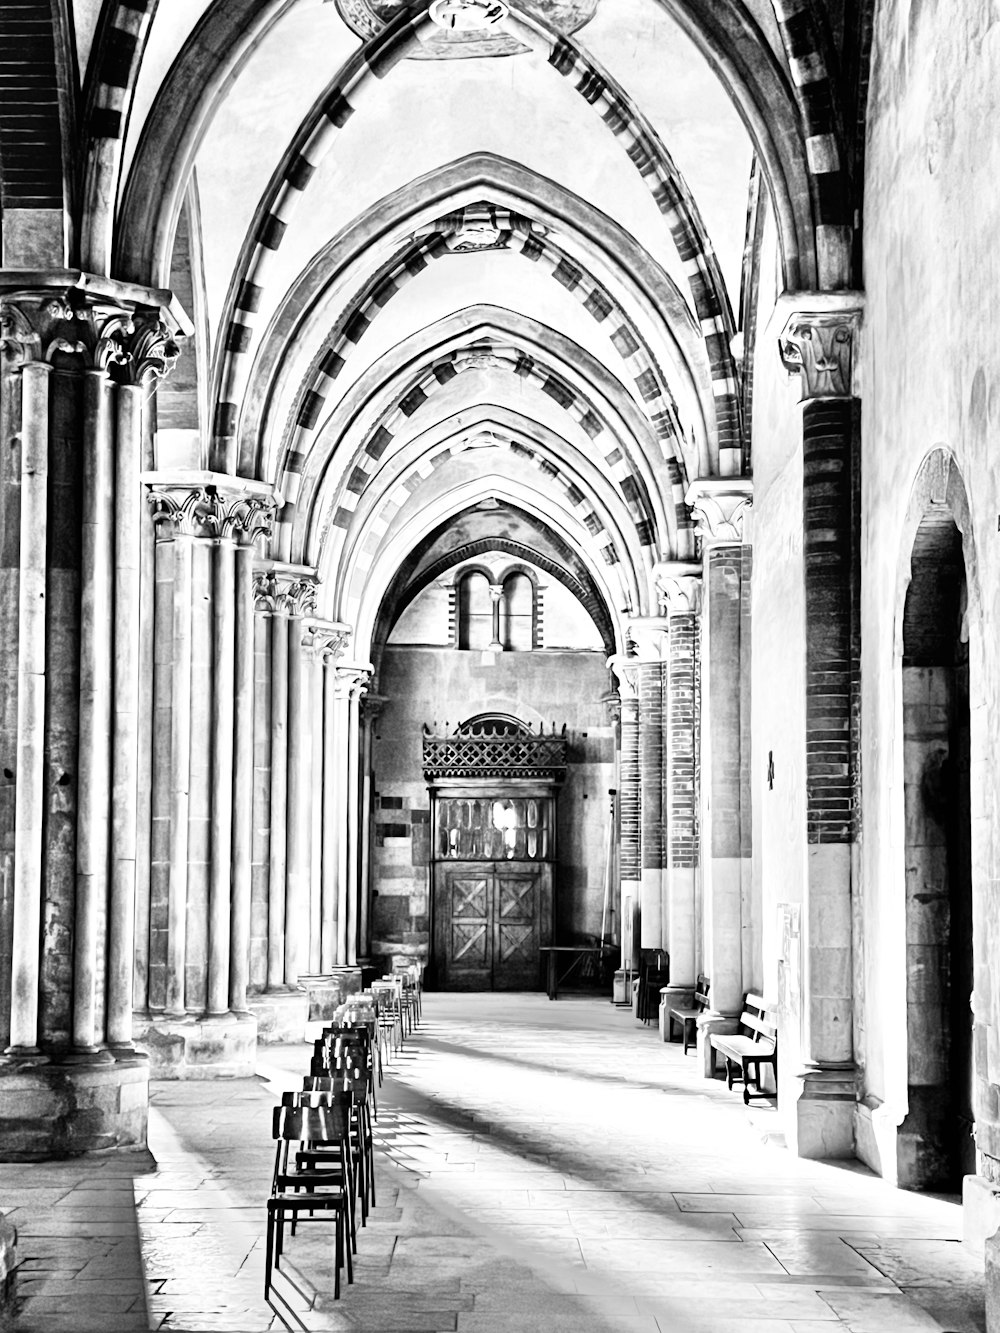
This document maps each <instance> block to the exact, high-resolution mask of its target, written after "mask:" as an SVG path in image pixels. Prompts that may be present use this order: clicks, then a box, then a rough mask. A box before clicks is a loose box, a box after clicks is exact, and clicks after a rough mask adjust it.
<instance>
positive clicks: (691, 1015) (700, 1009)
mask: <svg viewBox="0 0 1000 1333" xmlns="http://www.w3.org/2000/svg"><path fill="white" fill-rule="evenodd" d="M707 1008H708V977H706V976H704V975H700V976H699V977H698V983H697V986H696V988H695V992H694V999H693V1000H692V1007H691V1008H690V1009H687V1008H681V1007H679V1006H676V1005H674V1006H671V1007H670V1008H669V1009H668V1010H667V1041H672V1040H673V1035H674V1024H675V1023H680V1025H681V1035H682V1037H683V1039H684V1054H685V1055H687V1053H688V1047H689V1046H694V1044H695V1024H696V1022H697V1020H698V1016H699V1015H700V1014H702V1013H704V1012H705V1010H706V1009H707Z"/></svg>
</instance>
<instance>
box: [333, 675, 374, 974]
mask: <svg viewBox="0 0 1000 1333" xmlns="http://www.w3.org/2000/svg"><path fill="white" fill-rule="evenodd" d="M369 670H370V668H367V667H361V666H358V665H357V664H355V663H351V664H346V663H341V664H338V665H337V666H336V667H335V672H336V685H335V689H334V708H335V713H334V720H333V721H334V725H333V747H334V755H333V760H334V765H335V783H336V786H335V792H336V795H335V803H334V808H333V818H334V820H335V821H336V823H337V876H336V885H337V965H338V966H339V967H345V966H349V967H353V966H354V965H355V964H356V963H357V961H358V925H359V903H358V870H359V866H360V855H359V847H358V820H359V808H358V794H359V783H358V761H359V743H358V722H359V700H360V698H361V693H362V690H363V686H364V682H365V680H366V679H367V676H368V673H369Z"/></svg>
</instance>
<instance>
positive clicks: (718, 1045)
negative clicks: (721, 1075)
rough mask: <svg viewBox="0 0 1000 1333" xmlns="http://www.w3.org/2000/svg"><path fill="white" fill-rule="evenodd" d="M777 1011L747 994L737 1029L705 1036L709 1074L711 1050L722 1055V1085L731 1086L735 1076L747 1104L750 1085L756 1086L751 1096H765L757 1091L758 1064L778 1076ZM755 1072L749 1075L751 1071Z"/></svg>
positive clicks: (759, 1088)
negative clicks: (709, 1050) (723, 1058)
mask: <svg viewBox="0 0 1000 1333" xmlns="http://www.w3.org/2000/svg"><path fill="white" fill-rule="evenodd" d="M777 1021H778V1020H777V1014H776V1013H775V1011H774V1010H773V1009H769V1008H768V1007H767V1005H766V1004H765V1003H764V1000H763V999H762V998H761V996H759V995H749V994H748V995H747V996H746V998H745V999H744V1001H743V1012H742V1014H740V1031H739V1032H732V1033H730V1032H713V1033H712V1034H711V1036H710V1037H709V1043H710V1049H711V1052H712V1056H711V1073H712V1074H713V1075H714V1073H715V1052H716V1051H718V1053H719V1054H720V1055H722V1056H725V1060H726V1086H727V1087H728V1088H730V1089H731V1088H732V1086H733V1083H734V1082H735V1081H736V1080H737V1079H738V1080H740V1081H741V1082H742V1084H743V1100H744V1102H745V1103H746V1104H747V1105H749V1103H750V1097H751V1093H750V1084H751V1082H752V1083H754V1084H755V1085H756V1088H757V1091H756V1092H755V1093H754V1094H753V1096H755V1097H766V1096H768V1094H767V1093H766V1092H763V1091H761V1086H760V1067H761V1065H770V1066H771V1068H772V1069H773V1070H774V1077H775V1079H777V1077H778V1028H777ZM752 1069H753V1070H755V1071H756V1072H755V1074H753V1075H751V1072H750V1071H751V1070H752Z"/></svg>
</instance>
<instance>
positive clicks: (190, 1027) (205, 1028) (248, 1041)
mask: <svg viewBox="0 0 1000 1333" xmlns="http://www.w3.org/2000/svg"><path fill="white" fill-rule="evenodd" d="M135 1043H136V1047H137V1049H138V1050H140V1051H142V1052H144V1053H145V1054H146V1055H148V1056H149V1063H150V1077H152V1078H163V1079H174V1078H177V1079H201V1078H252V1077H253V1075H254V1071H255V1070H256V1068H257V1025H256V1023H254V1022H252V1021H251V1022H248V1021H247V1020H246V1019H240V1018H237V1017H236V1015H235V1014H224V1015H222V1016H221V1017H220V1018H215V1017H213V1018H211V1019H197V1018H193V1017H188V1018H183V1019H176V1018H168V1017H167V1016H166V1015H165V1014H160V1015H158V1016H157V1017H156V1018H150V1019H144V1020H141V1021H140V1020H137V1021H136V1028H135Z"/></svg>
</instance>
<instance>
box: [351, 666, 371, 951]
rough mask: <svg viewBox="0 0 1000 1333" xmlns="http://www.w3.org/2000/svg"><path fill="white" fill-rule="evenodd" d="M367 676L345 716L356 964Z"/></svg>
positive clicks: (358, 680) (356, 686)
mask: <svg viewBox="0 0 1000 1333" xmlns="http://www.w3.org/2000/svg"><path fill="white" fill-rule="evenodd" d="M366 679H367V676H366V675H364V674H360V673H359V675H358V676H357V677H356V678H355V680H354V682H353V684H352V685H351V694H350V701H349V704H348V713H347V726H348V732H347V846H348V853H347V883H348V898H347V962H348V964H349V966H351V967H354V966H355V965H356V964H357V961H358V944H359V941H360V938H361V915H362V912H361V897H362V892H361V890H362V885H361V842H360V837H361V696H362V694H364V692H365V689H366V684H365V682H366Z"/></svg>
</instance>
